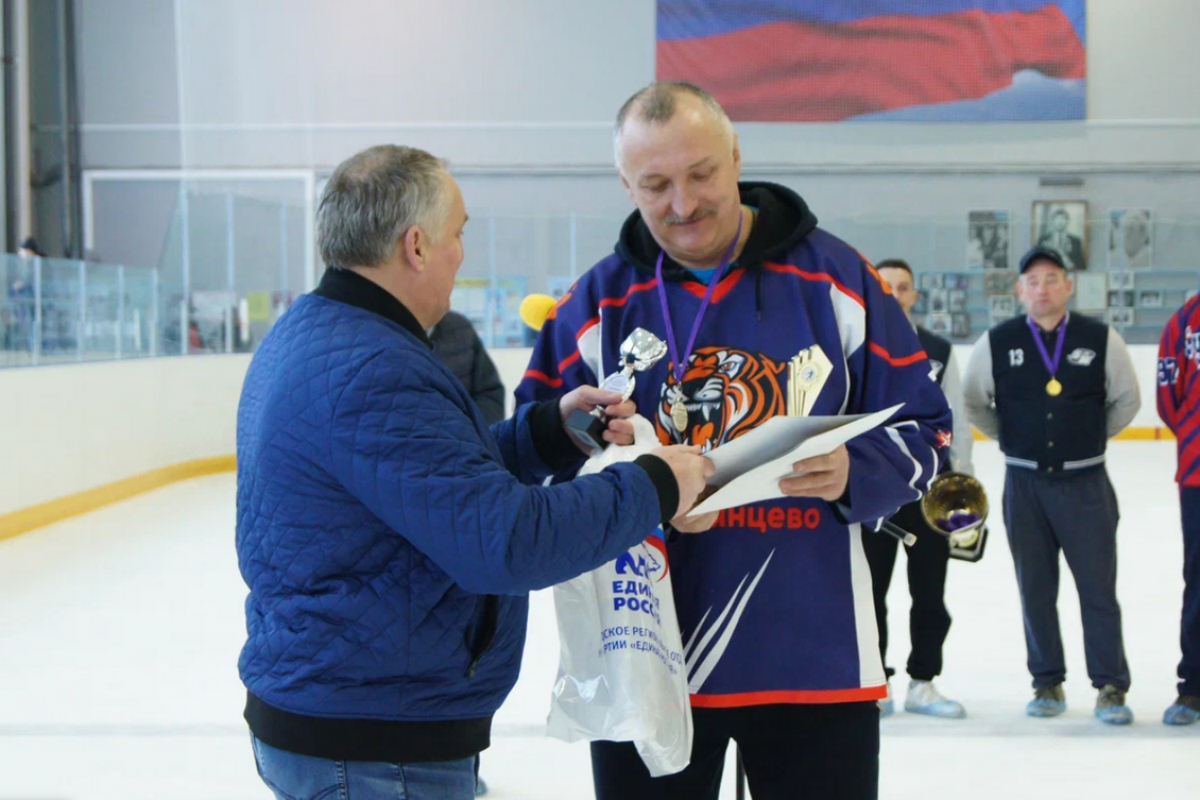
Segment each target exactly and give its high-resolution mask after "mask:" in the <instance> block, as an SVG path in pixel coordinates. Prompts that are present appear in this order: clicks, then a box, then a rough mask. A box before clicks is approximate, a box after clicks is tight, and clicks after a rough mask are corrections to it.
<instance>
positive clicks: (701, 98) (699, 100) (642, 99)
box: [613, 81, 733, 173]
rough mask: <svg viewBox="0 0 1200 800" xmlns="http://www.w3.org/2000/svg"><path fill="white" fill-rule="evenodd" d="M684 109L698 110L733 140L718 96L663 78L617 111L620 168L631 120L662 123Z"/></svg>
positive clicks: (615, 140)
mask: <svg viewBox="0 0 1200 800" xmlns="http://www.w3.org/2000/svg"><path fill="white" fill-rule="evenodd" d="M681 111H684V112H690V113H693V114H697V113H698V114H699V115H700V117H702V118H707V122H708V123H709V124H711V125H712V126H713V130H714V131H717V132H719V133H720V134H721V135H722V136H724V137H725V139H726V141H728V142H729V143H730V144H732V143H733V123H732V122H730V121H729V115H728V114H726V113H725V109H723V108H721V104H720V103H718V102H717V100H716V98H715V97H713V96H712V95H711V94H709V93H708V92H706V91H704V90H703V89H701V88H700V87H699V86H696V85H694V84H691V83H685V82H684V81H660V82H658V83H652V84H650V85H649V86H647V87H645V88H644V89H641V90H639V91H638V92H636V93H635V94H634V95H633V96H632V97H630V98H629V99H628V100H626V101H625V104H624V105H622V106H621V110H620V111H618V112H617V121H616V123H615V124H614V125H613V157H614V159H615V160H616V162H617V169H618V170H620V171H621V172H622V173H623V172H624V166H623V164H622V138H623V137H624V133H625V127H626V124H627V123H628V122H629V121H630V120H634V121H636V122H639V123H641V124H643V125H660V126H661V125H664V124H666V123H668V122H670V121H671V120H672V119H674V117H675V115H676V114H677V113H680V112H681Z"/></svg>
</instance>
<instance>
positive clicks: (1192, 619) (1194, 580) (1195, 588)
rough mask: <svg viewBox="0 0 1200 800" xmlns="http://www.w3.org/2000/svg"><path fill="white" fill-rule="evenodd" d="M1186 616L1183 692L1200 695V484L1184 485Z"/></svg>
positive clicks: (1181, 643)
mask: <svg viewBox="0 0 1200 800" xmlns="http://www.w3.org/2000/svg"><path fill="white" fill-rule="evenodd" d="M1179 505H1180V508H1181V510H1182V512H1183V580H1184V584H1183V585H1184V589H1183V619H1182V620H1181V624H1180V626H1179V646H1180V648H1181V649H1182V650H1183V660H1182V661H1180V662H1179V693H1180V694H1188V695H1193V696H1195V697H1200V487H1197V486H1182V487H1180V489H1179Z"/></svg>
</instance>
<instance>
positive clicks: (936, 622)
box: [863, 502, 950, 681]
mask: <svg viewBox="0 0 1200 800" xmlns="http://www.w3.org/2000/svg"><path fill="white" fill-rule="evenodd" d="M892 522H894V523H895V524H896V525H899V526H900V527H901V528H903V529H904V530H906V531H908V532H909V533H912V534H915V535H916V537H917V543H916V544H914V545H913V546H912V547H903V546H902V545H901V544H900V543H899V542H897V541H896V540H895V539H893V538H892V537H891V536H888V535H887V534H886V533H882V532H880V533H876V532H875V531H871V530H864V531H863V549H864V550H865V551H866V554H867V563H868V564H870V565H871V586H872V591H873V592H874V595H875V621H876V623H877V624H878V626H879V653H880V655H881V656H882V657H883V663H884V665H885V666H886V665H887V645H888V624H887V593H888V587H890V586H891V585H892V570H893V569H894V568H895V564H896V550H897V549H904V550H905V553H906V555H907V556H908V593H909V594H910V595H911V596H912V611H911V612H910V613H909V616H908V629H909V634H910V638H911V640H912V651H911V653H910V654H909V656H908V674H909V677H911V678H913V679H915V680H919V681H931V680H933V679H934V677H935V676H937V675H939V674H941V671H942V645H943V644H945V642H946V634H947V633H949V632H950V612H949V611H947V610H946V603H945V600H944V597H945V592H946V565H947V564H948V563H949V561H950V543H949V541H947V539H946V537H945V536H942V535H941V534H939V533H937V532H935V531H933V530H931V529H930V528H929V526H928V525H926V524H925V518H924V517H923V516H921V505H920V503H919V502H918V503H910V504H908V505H906V506H904V507H903V508H901V509H900V510H899V511H897V512H896V515H895V516H893V517H892ZM895 674H896V671H895V670H894V669H892V668H891V667H888V668H887V675H888V677H889V678H890V677H892V676H893V675H895Z"/></svg>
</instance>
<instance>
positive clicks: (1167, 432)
mask: <svg viewBox="0 0 1200 800" xmlns="http://www.w3.org/2000/svg"><path fill="white" fill-rule="evenodd" d="M971 432H972V434H974V439H975V441H977V442H987V441H990V439H989V438H988V437H987V436H984V435H983V434H982V433H980V432H979V431H978V430H977V429H975V428H972V429H971ZM1159 440H1162V441H1167V442H1173V441H1175V434H1173V433H1171V429H1170V428H1150V427H1146V428H1126V429H1125V430H1123V431H1121V432H1120V433H1118V434H1117V435H1116V436H1114V437H1113V438H1112V441H1114V442H1157V441H1159Z"/></svg>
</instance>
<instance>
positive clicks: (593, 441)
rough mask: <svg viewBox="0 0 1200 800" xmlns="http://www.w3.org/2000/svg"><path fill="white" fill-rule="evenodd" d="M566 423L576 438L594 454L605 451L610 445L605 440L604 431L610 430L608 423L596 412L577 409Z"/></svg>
mask: <svg viewBox="0 0 1200 800" xmlns="http://www.w3.org/2000/svg"><path fill="white" fill-rule="evenodd" d="M564 424H565V425H566V427H567V428H568V429H569V430H570V431H571V433H572V434H573V435H574V436H575V438H576V439H578V440H579V441H581V442H583V444H585V445H586V446H588V447H590V448H591V450H592V455H596V454H598V453H600V452H603V450H604V448H606V447H608V442H606V441H604V432H605V431H606V430H608V424H607V423H606V422H605V421H604V420H602V419H600V418H599V417H597V416H595V415H594V414H589V413H588V412H586V411H580V410H579V409H576V410H574V411H572V412H571V413H570V415H569V416H568V417H567V421H566V422H565V423H564Z"/></svg>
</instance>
